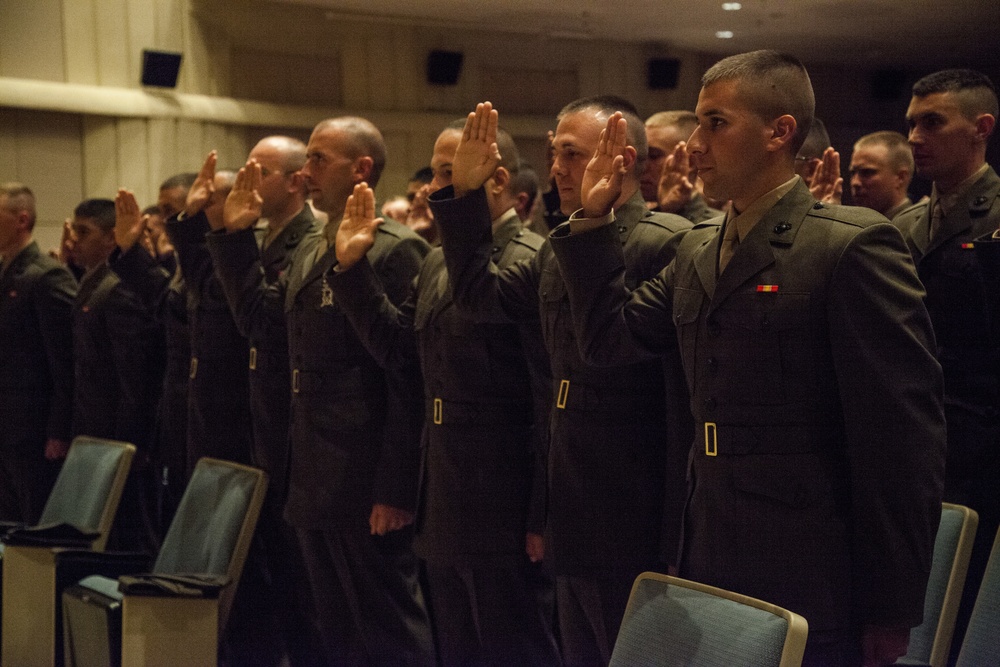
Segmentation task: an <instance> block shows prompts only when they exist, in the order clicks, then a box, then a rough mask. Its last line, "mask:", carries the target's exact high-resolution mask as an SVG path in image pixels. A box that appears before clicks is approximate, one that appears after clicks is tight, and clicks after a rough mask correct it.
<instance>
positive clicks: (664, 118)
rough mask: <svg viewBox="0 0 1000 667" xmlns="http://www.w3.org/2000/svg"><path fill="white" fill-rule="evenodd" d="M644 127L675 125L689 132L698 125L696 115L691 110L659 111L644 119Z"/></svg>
mask: <svg viewBox="0 0 1000 667" xmlns="http://www.w3.org/2000/svg"><path fill="white" fill-rule="evenodd" d="M646 127H676V128H677V129H679V130H681V131H684V132H686V133H687V134H689V135H690V134H691V133H692V132H694V128H696V127H698V116H696V115H695V113H694V112H693V111H687V110H679V111H660V112H659V113H654V114H653V115H652V116H650V117H649V118H647V119H646Z"/></svg>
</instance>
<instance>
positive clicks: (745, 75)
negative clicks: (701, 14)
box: [701, 50, 816, 154]
mask: <svg viewBox="0 0 1000 667" xmlns="http://www.w3.org/2000/svg"><path fill="white" fill-rule="evenodd" d="M719 81H738V82H739V83H740V84H741V85H740V89H741V93H742V97H743V99H744V100H745V101H746V103H747V106H748V107H749V108H750V109H751V110H753V112H754V113H756V114H757V115H758V116H760V117H761V118H763V119H764V120H766V121H771V120H774V119H775V118H778V117H779V116H783V115H785V114H788V115H790V116H792V117H793V118H794V119H795V123H796V128H795V135H794V136H793V137H792V142H791V148H792V152H793V154H798V152H799V149H800V148H802V144H803V143H805V140H806V137H807V136H808V134H809V128H810V127H811V126H812V121H813V116H814V115H815V113H816V97H815V95H814V94H813V88H812V82H811V81H810V80H809V73H808V72H806V68H805V67H803V65H802V63H801V62H799V59H798V58H796V57H795V56H793V55H790V54H787V53H781V52H778V51H771V50H762V51H751V52H749V53H740V54H738V55H735V56H730V57H728V58H723V59H722V60H720V61H719V62H717V63H715V64H714V65H712V66H711V67H710V68H709V69H708V71H707V72H705V74H704V76H702V78H701V86H702V88H706V87H708V86H710V85H711V84H713V83H716V82H719Z"/></svg>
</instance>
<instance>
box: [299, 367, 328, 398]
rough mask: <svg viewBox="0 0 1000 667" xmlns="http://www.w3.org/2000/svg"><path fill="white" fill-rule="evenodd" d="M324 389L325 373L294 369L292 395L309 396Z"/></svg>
mask: <svg viewBox="0 0 1000 667" xmlns="http://www.w3.org/2000/svg"><path fill="white" fill-rule="evenodd" d="M322 388H323V373H317V372H315V371H300V370H299V369H298V368H295V369H292V393H293V394H308V393H312V392H317V391H320V390H321V389H322Z"/></svg>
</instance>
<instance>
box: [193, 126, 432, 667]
mask: <svg viewBox="0 0 1000 667" xmlns="http://www.w3.org/2000/svg"><path fill="white" fill-rule="evenodd" d="M384 165H385V144H384V141H383V139H382V135H381V133H380V132H379V131H378V129H377V128H376V127H375V126H374V125H372V124H371V123H370V122H368V121H367V120H364V119H362V118H355V117H344V118H333V119H328V120H325V121H322V122H321V123H320V124H319V125H317V126H316V128H315V130H314V131H313V134H312V137H311V138H310V140H309V146H308V148H307V153H306V163H305V166H304V167H303V169H302V174H303V176H304V177H305V181H306V187H307V189H308V191H309V194H310V195H311V196H312V200H313V204H314V205H315V206H316V207H317V208H318V209H319V210H321V211H322V212H324V213H326V214H327V215H328V219H329V221H330V222H329V224H327V225H326V227H324V228H323V229H321V230H319V231H318V232H316V233H314V234H311V235H310V236H308V237H307V238H305V239H303V240H302V242H300V243H299V244H298V246H297V247H296V249H295V251H294V252H293V254H292V257H291V260H290V262H289V264H288V267H287V268H286V270H285V272H284V274H283V275H282V276H281V277H279V279H278V281H277V282H274V283H269V282H268V281H267V280H266V279H265V277H264V275H263V268H262V266H261V254H260V250H259V248H258V246H257V243H256V240H255V239H254V235H253V230H252V227H253V225H254V224H255V223H256V221H257V219H258V218H259V217H260V215H261V213H262V211H261V197H260V194H259V189H260V184H261V180H262V178H263V174H262V169H261V165H260V163H258V162H257V161H256V160H251V161H250V162H248V163H247V166H246V167H245V168H244V169H242V170H241V171H240V175H239V177H238V179H237V185H236V187H235V188H234V190H233V193H232V195H231V196H230V198H229V200H228V201H227V202H226V211H225V216H224V221H225V230H224V231H218V232H214V233H212V234H210V235H209V239H208V241H209V248H210V250H211V252H212V256H213V260H214V263H215V269H216V272H217V274H218V276H219V278H220V280H221V284H222V287H223V289H224V290H225V295H226V298H227V300H228V301H229V304H230V306H231V308H232V311H233V313H235V315H236V319H237V321H238V322H239V323H240V328H241V330H242V331H243V332H244V333H246V334H247V335H248V336H249V337H251V338H254V339H258V338H260V337H261V332H262V331H267V330H268V329H269V328H271V327H286V330H287V334H288V354H289V367H290V371H291V387H292V405H291V410H292V411H291V422H290V429H289V437H290V442H291V469H290V478H289V489H288V499H287V501H286V503H285V517H286V519H287V520H288V521H289V522H290V523H291V525H292V526H293V527H294V528H295V530H296V534H297V536H298V539H299V544H300V547H301V549H302V553H303V557H304V559H305V563H306V570H307V573H308V576H309V579H310V583H311V586H312V593H313V598H314V601H315V606H316V614H317V622H318V624H319V630H320V632H321V634H322V641H323V643H324V646H325V648H326V653H327V660H328V661H329V662H330V663H332V664H343V663H354V662H359V661H360V662H369V663H371V664H401V663H405V664H413V665H432V664H434V661H435V655H434V647H433V641H432V639H431V634H430V625H429V621H428V618H427V611H426V608H425V606H424V602H423V596H422V593H421V591H420V586H419V583H418V580H417V561H416V558H415V556H414V555H413V553H412V550H411V548H410V539H411V536H412V528H410V524H412V522H413V510H414V506H415V502H416V482H417V467H418V463H419V459H418V457H419V442H420V426H421V416H422V409H423V406H422V396H421V391H420V382H419V369H418V368H417V367H416V366H415V365H412V364H411V365H409V366H406V367H405V368H401V369H392V370H390V369H385V370H383V369H380V368H379V366H378V363H377V362H376V360H375V359H374V358H373V357H372V356H371V355H370V354H369V353H368V352H367V351H366V350H365V348H364V346H363V345H362V343H361V341H360V340H358V338H357V335H356V334H355V333H354V331H353V329H352V328H351V325H350V323H349V322H348V320H347V318H346V316H345V314H344V312H343V310H342V309H341V308H340V306H339V304H338V303H337V302H336V300H335V299H334V295H333V290H332V289H331V287H330V282H329V281H330V279H331V277H332V271H333V269H334V266H335V265H336V254H335V251H334V250H333V248H332V246H333V240H334V239H335V237H336V230H337V227H338V225H339V224H340V221H341V219H342V217H343V214H344V207H345V205H346V203H347V199H348V197H349V196H350V194H351V192H352V191H353V188H354V186H355V185H356V184H357V183H360V182H363V181H367V182H370V183H377V182H378V179H379V176H380V174H381V172H382V169H383V167H384ZM426 253H427V244H426V243H425V242H424V241H423V240H421V239H420V238H419V237H418V236H416V234H414V233H412V232H410V231H409V230H407V229H406V228H405V227H403V226H402V225H399V224H398V223H394V222H389V223H386V224H385V225H383V226H382V227H380V229H379V233H378V235H377V238H376V241H375V246H374V247H373V248H372V250H371V252H370V253H369V254H368V260H369V262H370V263H371V264H372V267H373V268H374V270H375V272H376V274H378V276H379V278H380V280H381V282H382V284H383V285H384V286H385V288H386V292H387V294H388V295H389V297H390V299H392V300H393V302H394V303H400V302H402V300H403V298H404V297H405V295H406V293H407V291H408V289H409V284H410V281H411V280H412V279H413V277H414V276H415V275H416V273H417V271H418V270H419V267H420V263H421V261H422V260H423V257H424V255H425V254H426ZM265 335H266V334H265Z"/></svg>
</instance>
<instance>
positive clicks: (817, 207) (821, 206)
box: [813, 202, 823, 211]
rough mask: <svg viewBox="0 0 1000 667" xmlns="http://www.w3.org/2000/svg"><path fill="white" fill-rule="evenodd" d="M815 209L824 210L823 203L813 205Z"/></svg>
mask: <svg viewBox="0 0 1000 667" xmlns="http://www.w3.org/2000/svg"><path fill="white" fill-rule="evenodd" d="M813 208H814V209H816V210H817V211H818V210H819V209H821V208H823V203H822V202H816V203H815V204H813Z"/></svg>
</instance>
